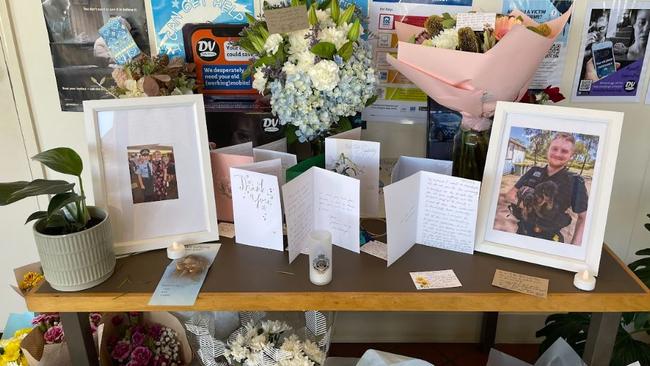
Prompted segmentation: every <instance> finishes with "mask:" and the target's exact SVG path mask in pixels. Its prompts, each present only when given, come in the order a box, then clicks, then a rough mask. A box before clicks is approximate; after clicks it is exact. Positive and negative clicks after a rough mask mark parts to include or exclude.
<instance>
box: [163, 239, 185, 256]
mask: <svg viewBox="0 0 650 366" xmlns="http://www.w3.org/2000/svg"><path fill="white" fill-rule="evenodd" d="M183 257H185V245H183V244H180V243H177V242H173V243H172V245H170V246H168V247H167V258H169V259H179V258H183Z"/></svg>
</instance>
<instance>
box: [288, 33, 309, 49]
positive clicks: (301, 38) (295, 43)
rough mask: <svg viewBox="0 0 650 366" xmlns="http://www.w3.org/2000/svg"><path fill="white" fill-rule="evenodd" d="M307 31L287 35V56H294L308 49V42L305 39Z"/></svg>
mask: <svg viewBox="0 0 650 366" xmlns="http://www.w3.org/2000/svg"><path fill="white" fill-rule="evenodd" d="M308 33H309V29H304V30H299V31H295V32H291V33H289V54H291V55H294V54H297V53H300V52H303V51H307V50H308V49H309V40H308V39H307V38H305V37H306V36H307V34H308Z"/></svg>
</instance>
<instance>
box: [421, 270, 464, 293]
mask: <svg viewBox="0 0 650 366" xmlns="http://www.w3.org/2000/svg"><path fill="white" fill-rule="evenodd" d="M410 275H411V279H412V280H413V284H414V285H415V288H416V289H418V290H432V289H437V288H452V287H461V286H463V285H462V284H461V283H460V281H459V280H458V277H456V274H455V273H454V270H453V269H446V270H444V271H426V272H410Z"/></svg>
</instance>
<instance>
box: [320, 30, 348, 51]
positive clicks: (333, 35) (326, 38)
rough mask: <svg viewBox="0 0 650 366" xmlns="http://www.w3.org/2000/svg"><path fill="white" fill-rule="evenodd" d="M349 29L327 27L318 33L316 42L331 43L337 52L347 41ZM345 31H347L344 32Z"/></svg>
mask: <svg viewBox="0 0 650 366" xmlns="http://www.w3.org/2000/svg"><path fill="white" fill-rule="evenodd" d="M348 28H349V27H346V26H341V27H338V28H337V27H327V28H325V29H323V30H321V31H320V32H319V33H318V40H319V41H322V42H329V43H333V44H334V45H335V46H336V49H337V50H338V49H339V48H341V46H343V45H344V44H345V43H346V42H347V41H348V31H349V29H348ZM346 29H347V30H346Z"/></svg>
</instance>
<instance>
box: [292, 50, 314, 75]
mask: <svg viewBox="0 0 650 366" xmlns="http://www.w3.org/2000/svg"><path fill="white" fill-rule="evenodd" d="M314 60H315V58H314V54H313V53H311V52H310V51H303V52H300V53H297V54H295V55H291V56H290V57H289V61H293V62H295V63H296V66H298V69H299V70H305V71H306V70H307V69H309V68H311V67H312V66H314Z"/></svg>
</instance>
